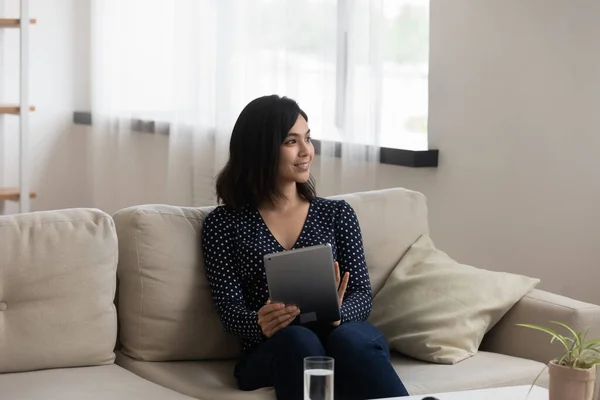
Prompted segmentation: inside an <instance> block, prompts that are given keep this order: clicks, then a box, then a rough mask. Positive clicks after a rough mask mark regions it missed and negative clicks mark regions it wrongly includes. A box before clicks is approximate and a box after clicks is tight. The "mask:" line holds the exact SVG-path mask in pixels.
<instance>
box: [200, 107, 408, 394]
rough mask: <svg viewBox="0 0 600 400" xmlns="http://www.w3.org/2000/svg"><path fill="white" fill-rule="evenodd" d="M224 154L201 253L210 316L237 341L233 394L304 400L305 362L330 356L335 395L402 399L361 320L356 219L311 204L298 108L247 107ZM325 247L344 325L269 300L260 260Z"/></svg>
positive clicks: (366, 286) (308, 158)
mask: <svg viewBox="0 0 600 400" xmlns="http://www.w3.org/2000/svg"><path fill="white" fill-rule="evenodd" d="M229 152H230V154H229V161H228V162H227V165H226V166H225V168H224V169H223V170H222V171H221V173H220V174H219V176H218V179H217V196H218V198H219V200H220V201H221V202H222V203H223V204H224V205H222V206H220V207H217V208H216V209H215V210H214V211H213V212H212V213H211V214H210V215H209V216H208V217H207V218H206V221H205V222H204V228H203V235H202V238H203V241H202V246H203V250H204V257H205V264H206V273H207V278H208V282H209V284H210V287H211V290H212V296H213V300H214V303H215V306H216V309H217V312H218V313H219V316H220V318H221V321H222V322H223V325H224V327H225V329H226V330H227V331H228V332H232V333H234V334H236V335H239V336H240V337H241V339H242V344H243V354H242V357H241V359H240V361H239V363H238V364H237V366H236V368H235V377H236V378H237V381H238V385H239V387H240V389H242V390H254V389H258V388H261V387H267V386H274V387H275V392H276V394H277V398H278V399H285V400H290V399H302V398H303V360H304V357H308V356H324V355H329V356H331V357H333V358H334V359H335V385H336V388H335V389H336V395H337V396H338V397H339V398H343V399H361V400H364V399H373V398H381V397H396V396H407V395H408V393H407V392H406V389H405V388H404V385H403V384H402V382H401V380H400V379H399V378H398V375H397V374H396V372H395V371H394V369H393V368H392V365H391V364H390V353H389V349H388V347H387V344H386V341H385V338H384V337H383V336H382V334H381V332H379V331H378V330H377V328H375V327H374V326H372V325H370V324H369V323H367V322H365V320H366V319H367V317H368V316H369V313H370V312H371V304H372V292H371V285H370V281H369V275H368V272H367V267H366V264H365V256H364V250H363V246H362V237H361V231H360V227H359V225H358V220H357V218H356V214H355V213H354V210H353V209H352V208H351V207H350V205H349V204H348V203H346V202H345V201H333V200H326V199H322V198H319V197H316V194H315V186H314V182H313V180H312V178H311V175H310V172H309V171H310V164H311V162H312V160H313V157H314V154H315V151H314V148H313V145H312V143H311V140H310V129H309V128H308V117H307V116H306V114H305V113H304V111H302V110H301V109H300V108H299V106H298V104H297V103H296V102H295V101H293V100H291V99H288V98H285V97H283V98H281V97H279V96H275V95H273V96H265V97H260V98H258V99H256V100H253V101H252V102H250V104H248V105H247V106H246V107H245V108H244V110H243V111H242V112H241V114H240V116H239V117H238V120H237V122H236V124H235V126H234V128H233V133H232V136H231V142H230V147H229ZM323 243H329V244H331V246H332V249H333V257H334V260H336V262H335V265H334V266H332V268H335V269H336V276H337V277H338V286H339V290H338V296H339V300H340V307H341V318H342V319H341V320H340V321H337V322H334V323H331V324H314V323H313V324H310V325H301V324H300V323H299V322H298V321H297V318H296V317H297V316H298V315H299V314H300V310H299V309H297V308H296V307H295V306H292V305H285V304H276V303H272V302H270V301H269V291H268V288H267V281H266V275H265V269H264V265H263V256H264V255H265V254H269V253H274V252H280V251H284V250H290V249H296V248H301V247H307V246H312V245H316V244H323ZM340 274H341V275H340Z"/></svg>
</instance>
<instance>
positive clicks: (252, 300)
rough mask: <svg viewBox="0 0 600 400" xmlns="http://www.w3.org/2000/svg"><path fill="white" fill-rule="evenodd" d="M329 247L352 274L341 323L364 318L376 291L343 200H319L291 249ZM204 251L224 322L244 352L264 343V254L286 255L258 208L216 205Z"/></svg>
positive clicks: (208, 220) (353, 218)
mask: <svg viewBox="0 0 600 400" xmlns="http://www.w3.org/2000/svg"><path fill="white" fill-rule="evenodd" d="M324 243H329V244H331V247H332V250H333V259H334V260H335V261H338V262H339V265H340V272H341V274H342V275H343V274H344V272H346V271H348V272H349V273H350V280H349V282H348V288H347V289H346V294H345V296H344V300H343V302H342V306H341V316H342V323H344V322H348V321H363V320H366V319H367V317H368V316H369V314H370V312H371V304H372V292H371V284H370V281H369V275H368V272H367V266H366V263H365V255H364V250H363V245H362V236H361V231H360V226H359V224H358V219H357V218H356V214H355V213H354V210H353V209H352V207H350V205H349V204H348V203H347V202H346V201H343V200H328V199H322V198H315V199H313V200H312V201H311V203H310V206H309V208H308V215H307V217H306V221H305V222H304V226H303V228H302V231H301V232H300V236H299V237H298V239H297V241H296V243H295V244H294V246H293V247H292V248H294V249H297V248H302V247H307V246H312V245H316V244H324ZM202 247H203V250H204V260H205V266H206V276H207V279H208V283H209V285H210V288H211V291H212V296H213V300H214V303H215V306H216V309H217V312H218V314H219V316H220V318H221V321H222V323H223V325H224V327H225V329H226V330H227V331H228V332H231V333H234V334H236V335H238V336H240V337H241V338H242V343H243V347H244V350H247V349H249V348H250V347H252V346H253V345H255V344H257V343H260V342H261V341H263V340H265V337H264V336H263V334H262V331H261V329H260V326H259V325H258V310H259V309H260V308H261V307H262V306H264V305H265V303H266V302H267V300H268V299H269V290H268V287H267V277H266V273H265V268H264V264H263V256H264V255H265V254H270V253H276V252H280V251H284V250H285V249H284V248H283V247H282V246H281V245H280V244H279V242H278V241H277V240H276V239H275V237H274V236H273V235H272V234H271V231H270V230H269V228H268V227H267V225H266V224H265V222H264V221H263V219H262V217H261V215H260V213H259V212H258V210H256V209H254V208H251V207H245V208H242V209H240V210H232V209H229V208H226V207H224V206H220V207H217V208H216V209H215V210H214V211H213V212H211V213H210V214H209V215H208V217H206V220H205V221H204V227H203V233H202Z"/></svg>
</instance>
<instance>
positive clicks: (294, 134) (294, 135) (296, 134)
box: [288, 129, 310, 137]
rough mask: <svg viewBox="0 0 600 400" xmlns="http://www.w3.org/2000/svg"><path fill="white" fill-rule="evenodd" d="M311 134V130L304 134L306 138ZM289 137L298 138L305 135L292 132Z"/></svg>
mask: <svg viewBox="0 0 600 400" xmlns="http://www.w3.org/2000/svg"><path fill="white" fill-rule="evenodd" d="M309 133H310V129H309V130H307V131H306V133H305V134H304V136H306V135H308V134H309ZM288 136H293V137H296V136H303V135H302V134H300V133H294V132H290V133H288Z"/></svg>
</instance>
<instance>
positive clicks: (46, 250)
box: [0, 209, 117, 373]
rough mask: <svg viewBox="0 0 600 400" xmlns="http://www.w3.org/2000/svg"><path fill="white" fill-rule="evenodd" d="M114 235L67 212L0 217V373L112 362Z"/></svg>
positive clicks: (90, 216) (92, 219)
mask: <svg viewBox="0 0 600 400" xmlns="http://www.w3.org/2000/svg"><path fill="white" fill-rule="evenodd" d="M116 267H117V236H116V234H115V229H114V225H113V220H112V218H111V217H110V216H109V215H107V214H105V213H103V212H101V211H98V210H90V209H71V210H60V211H44V212H35V213H29V214H18V215H9V216H1V217H0V373H2V372H17V371H30V370H36V369H45V368H63V367H79V366H87V365H102V364H110V363H112V362H113V361H114V353H113V349H114V346H115V340H116V336H117V317H116V311H115V307H114V304H113V301H114V295H115V284H116Z"/></svg>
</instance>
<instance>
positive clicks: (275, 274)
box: [264, 244, 340, 323]
mask: <svg viewBox="0 0 600 400" xmlns="http://www.w3.org/2000/svg"><path fill="white" fill-rule="evenodd" d="M264 262H265V270H266V273H267V283H268V285H269V296H270V299H271V301H272V302H274V303H285V304H295V305H297V306H298V307H299V308H300V312H301V314H300V322H301V323H306V322H312V321H323V322H333V321H338V320H339V319H340V308H339V300H338V296H337V285H336V281H335V270H334V267H333V255H332V251H331V245H329V244H322V245H316V246H310V247H304V248H301V249H293V250H289V251H283V252H281V253H275V254H267V255H265V257H264Z"/></svg>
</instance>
